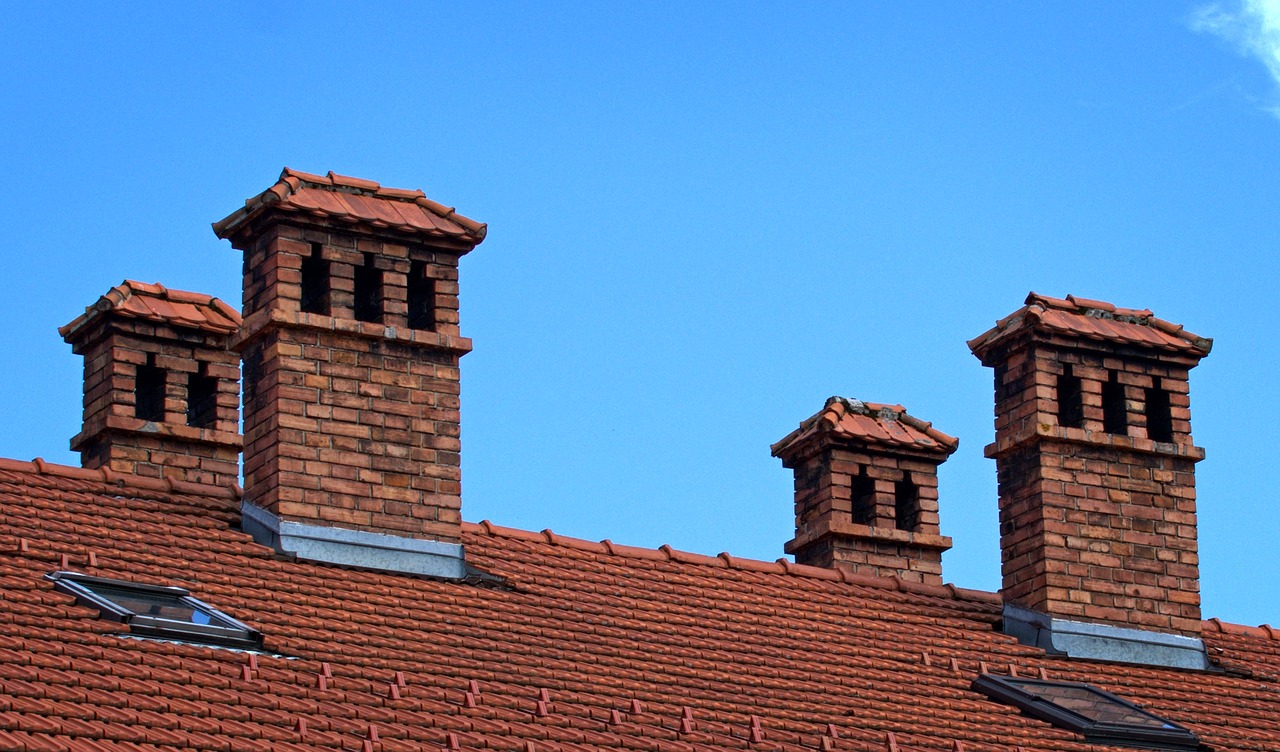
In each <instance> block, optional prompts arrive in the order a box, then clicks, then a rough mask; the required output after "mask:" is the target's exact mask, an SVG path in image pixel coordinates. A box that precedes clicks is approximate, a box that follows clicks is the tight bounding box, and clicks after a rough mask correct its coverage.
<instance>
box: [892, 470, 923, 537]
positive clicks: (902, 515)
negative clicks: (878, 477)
mask: <svg viewBox="0 0 1280 752" xmlns="http://www.w3.org/2000/svg"><path fill="white" fill-rule="evenodd" d="M893 524H894V526H895V527H897V528H898V529H899V530H906V531H908V532H914V531H915V530H916V528H918V527H919V526H920V489H918V488H916V484H915V483H913V482H912V481H911V478H910V477H909V476H906V475H904V476H903V477H902V480H899V481H898V482H897V483H895V484H894V485H893Z"/></svg>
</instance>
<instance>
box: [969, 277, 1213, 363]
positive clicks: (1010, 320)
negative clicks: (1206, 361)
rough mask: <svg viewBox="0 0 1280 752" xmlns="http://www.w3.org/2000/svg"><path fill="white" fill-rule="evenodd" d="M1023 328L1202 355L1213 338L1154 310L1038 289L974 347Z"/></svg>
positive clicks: (978, 351) (979, 350)
mask: <svg viewBox="0 0 1280 752" xmlns="http://www.w3.org/2000/svg"><path fill="white" fill-rule="evenodd" d="M1022 331H1043V332H1056V333H1064V334H1070V335H1074V336H1076V337H1082V338H1084V339H1089V340H1096V341H1100V342H1102V341H1106V342H1115V343H1120V344H1125V345H1140V346H1145V347H1150V348H1154V349H1157V350H1165V351H1172V352H1176V353H1181V354H1184V355H1190V356H1192V357H1194V358H1196V359H1199V358H1203V357H1204V356H1206V355H1208V354H1209V351H1210V350H1211V349H1212V348H1213V340H1212V339H1209V338H1207V337H1200V336H1198V335H1195V334H1192V333H1191V332H1188V331H1187V330H1185V329H1183V328H1182V325H1181V324H1174V323H1172V322H1170V321H1165V320H1164V319H1161V318H1157V317H1156V316H1155V314H1153V313H1152V312H1151V311H1149V310H1146V309H1142V310H1138V309H1135V308H1119V307H1117V306H1115V305H1113V304H1111V303H1107V302H1106V301H1101V300H1090V299H1088V298H1078V297H1076V296H1074V295H1068V296H1067V297H1066V298H1065V299H1064V298H1052V297H1049V296H1048V295H1038V294H1036V293H1034V292H1032V293H1030V294H1028V295H1027V299H1026V301H1025V304H1024V305H1023V307H1022V308H1019V309H1018V310H1016V311H1014V312H1013V313H1011V314H1009V315H1008V316H1005V317H1004V318H1002V319H1000V320H999V321H997V322H996V325H995V326H994V327H992V328H991V329H989V330H987V331H986V332H983V333H982V334H980V335H978V336H977V337H975V338H973V339H971V340H969V342H968V345H969V349H970V350H971V351H972V352H973V354H974V355H976V356H978V357H979V358H981V357H982V356H983V354H984V353H986V352H987V351H989V350H990V349H991V348H992V347H993V346H994V345H995V344H996V343H998V342H1002V341H1004V340H1006V339H1007V338H1009V337H1011V336H1013V335H1014V334H1015V333H1017V332H1022Z"/></svg>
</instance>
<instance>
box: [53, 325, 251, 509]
mask: <svg viewBox="0 0 1280 752" xmlns="http://www.w3.org/2000/svg"><path fill="white" fill-rule="evenodd" d="M227 339H228V337H227V335H225V334H213V333H210V332H205V331H200V330H196V329H191V328H189V327H185V326H181V325H178V324H166V323H161V322H154V321H146V320H139V319H133V318H127V317H122V316H117V315H113V314H111V313H108V314H106V315H104V316H102V317H100V318H98V319H97V320H95V321H94V322H92V323H91V324H90V325H89V326H88V327H86V328H85V329H82V330H78V331H76V332H75V333H74V334H71V335H70V336H69V337H68V341H69V342H71V343H72V345H73V348H74V351H75V352H76V353H77V354H80V355H83V356H84V425H83V427H82V430H81V431H80V433H79V434H78V435H77V436H76V437H75V438H74V439H72V440H71V448H72V449H73V450H74V451H78V452H80V457H81V464H82V465H83V466H84V467H87V468H93V469H96V468H100V467H106V468H109V469H111V470H114V471H116V472H118V473H122V474H136V475H142V476H147V477H154V478H172V479H174V480H183V481H189V482H193V483H207V484H217V485H227V484H232V483H236V482H237V480H238V476H239V460H240V447H241V437H240V434H239V431H238V425H237V424H238V420H239V401H240V392H239V378H240V368H239V357H238V356H237V354H236V353H234V352H232V351H231V350H229V349H228V348H227ZM148 368H150V369H154V370H153V372H155V371H159V372H161V373H163V395H162V398H161V399H160V400H158V402H157V408H158V411H159V412H158V413H157V414H149V415H144V416H141V417H140V415H139V410H138V405H137V403H136V400H137V394H138V392H137V383H138V382H137V379H138V374H139V370H140V369H148ZM192 375H195V376H197V377H199V376H201V375H203V376H204V377H207V378H208V379H210V380H211V382H212V384H213V386H214V389H215V391H214V395H213V403H212V404H213V411H212V414H211V415H209V416H208V417H207V419H206V420H204V421H202V424H201V425H191V424H190V423H191V417H192V416H190V415H189V412H188V407H189V402H190V401H189V395H188V391H187V390H188V384H189V383H190V379H191V376H192Z"/></svg>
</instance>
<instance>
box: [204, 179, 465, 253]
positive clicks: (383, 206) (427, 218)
mask: <svg viewBox="0 0 1280 752" xmlns="http://www.w3.org/2000/svg"><path fill="white" fill-rule="evenodd" d="M268 207H271V208H273V209H276V210H284V211H297V212H303V213H306V214H308V215H310V216H316V217H327V218H331V219H337V220H340V221H346V222H351V223H353V224H366V225H370V226H372V227H377V228H391V229H395V230H398V231H401V232H408V233H413V234H424V235H431V236H436V237H448V238H454V239H457V240H461V241H464V242H469V243H470V244H471V245H473V246H474V245H477V244H479V243H480V242H481V241H483V240H484V236H485V231H486V226H485V225H484V224H483V223H481V222H476V221H475V220H473V219H468V218H467V217H464V216H462V215H461V214H458V213H457V212H456V211H454V209H453V208H452V207H447V206H444V205H442V204H438V203H436V202H434V201H431V200H430V199H428V198H427V197H426V194H424V193H423V192H422V191H420V190H409V189H404V188H384V187H382V186H381V185H379V184H378V183H376V182H374V181H372V180H364V179H362V178H356V177H351V176H348V175H339V174H337V173H334V172H330V173H328V175H325V176H321V175H314V174H311V173H308V172H302V171H300V170H293V169H290V168H288V167H286V168H285V169H284V171H283V172H281V174H280V179H279V180H278V181H277V182H276V184H275V185H273V186H271V187H270V188H268V189H267V190H265V191H263V192H262V193H260V194H258V195H257V196H254V197H252V198H249V199H248V200H247V201H245V206H244V208H243V209H239V210H237V211H235V212H233V213H232V214H231V215H230V216H228V217H226V218H225V219H222V220H221V221H219V222H215V223H214V224H213V230H214V232H215V233H217V235H218V237H222V238H225V237H227V236H229V235H231V234H232V233H234V232H235V231H236V229H237V228H239V227H240V226H241V225H243V224H244V223H245V222H247V221H248V220H249V219H250V218H252V217H254V216H256V215H257V214H259V213H260V212H262V211H265V210H266V209H267V208H268Z"/></svg>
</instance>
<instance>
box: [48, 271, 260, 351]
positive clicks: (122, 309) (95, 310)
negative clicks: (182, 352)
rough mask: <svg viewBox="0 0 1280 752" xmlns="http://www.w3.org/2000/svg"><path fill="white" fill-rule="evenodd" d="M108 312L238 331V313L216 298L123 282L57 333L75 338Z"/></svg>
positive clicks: (176, 323)
mask: <svg viewBox="0 0 1280 752" xmlns="http://www.w3.org/2000/svg"><path fill="white" fill-rule="evenodd" d="M107 313H114V314H116V315H118V316H126V317H128V318H135V319H145V320H147V321H158V322H163V323H167V324H172V325H177V326H186V327H190V328H192V329H202V330H204V331H208V332H214V333H217V334H230V333H231V332H234V331H235V330H236V329H239V328H240V312H239V311H237V310H236V309H235V308H233V307H232V306H230V305H228V304H227V303H225V302H223V301H221V300H219V299H218V298H211V297H209V296H208V295H203V294H201V293H198V292H187V291H185V290H170V289H169V288H167V287H165V286H164V285H162V284H160V283H158V282H157V283H156V284H152V285H149V284H147V283H145V282H136V281H134V280H131V279H126V280H125V281H123V282H121V283H120V284H118V285H116V286H115V287H113V288H111V289H110V290H108V291H107V294H106V295H103V296H102V297H101V298H98V300H97V302H95V303H94V304H93V305H91V306H88V307H87V308H85V309H84V313H82V314H80V315H79V316H77V317H76V318H75V319H73V320H72V321H71V322H70V323H69V324H67V325H65V326H61V327H58V333H59V334H61V335H62V336H63V337H64V338H65V337H71V336H74V335H75V333H76V332H78V331H80V330H81V329H83V328H84V327H85V326H87V325H88V324H90V323H91V322H93V321H95V320H97V319H98V318H99V317H101V316H104V315H106V314H107Z"/></svg>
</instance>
